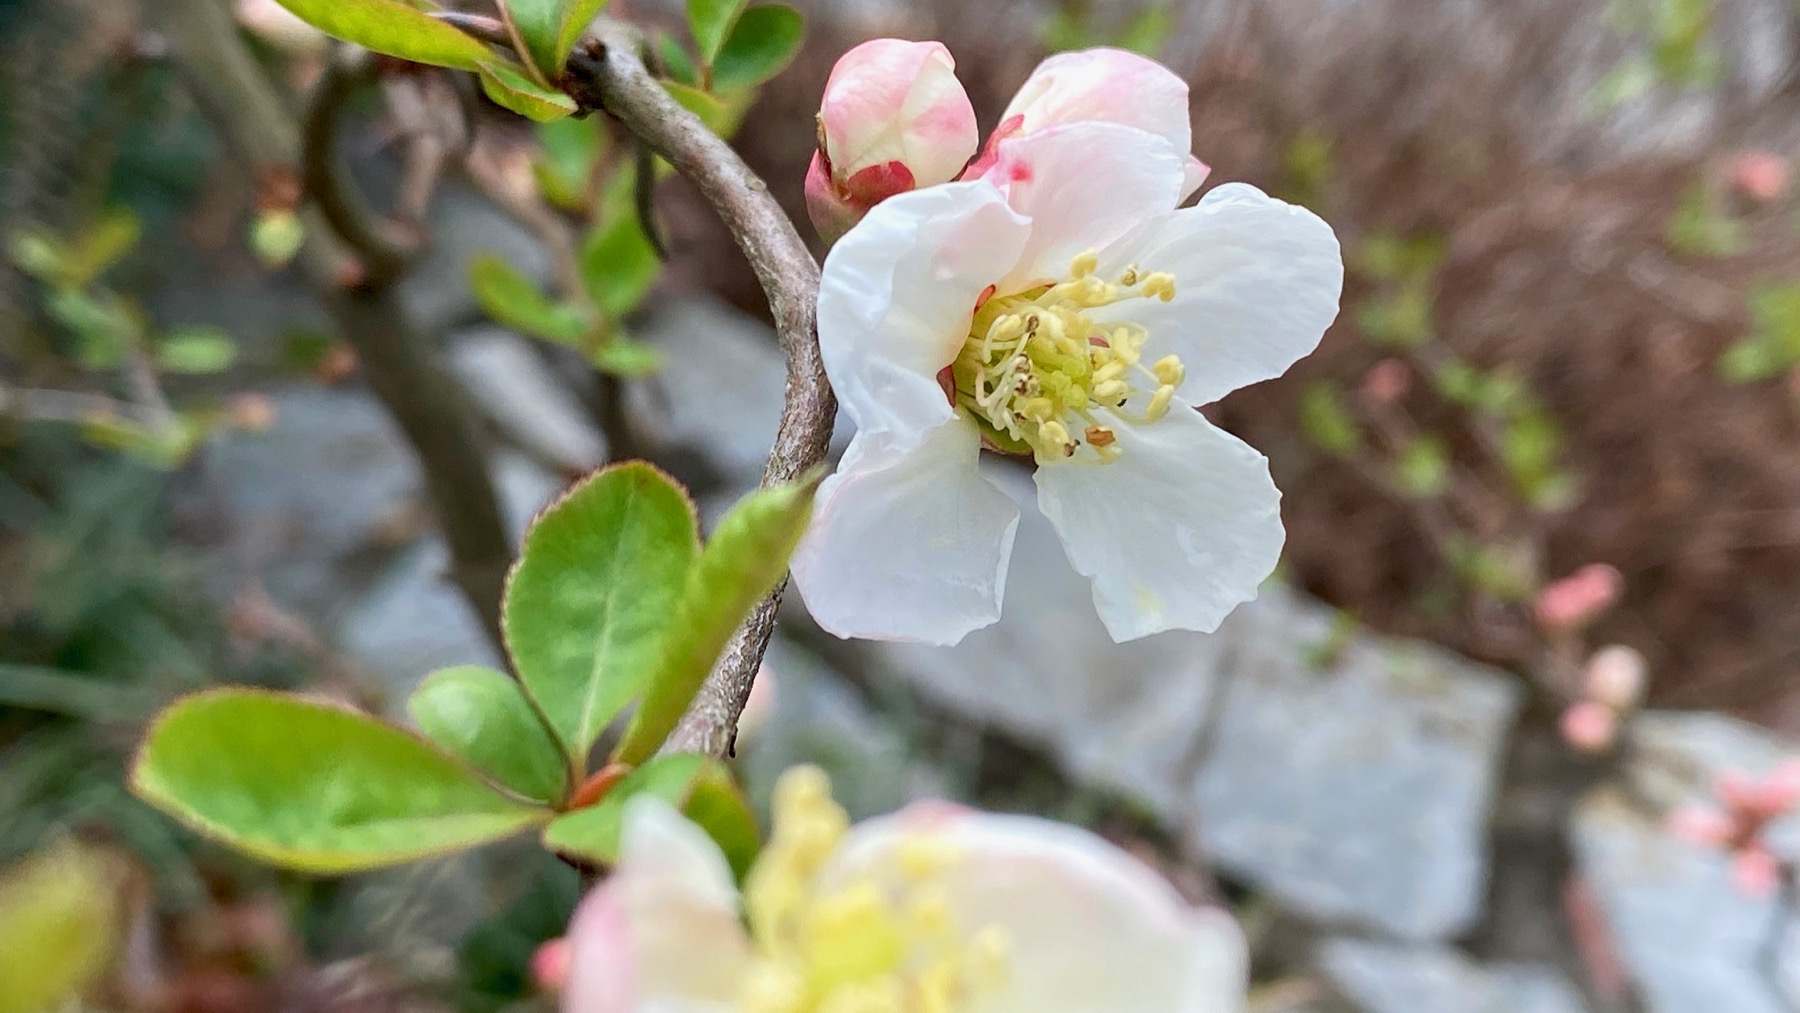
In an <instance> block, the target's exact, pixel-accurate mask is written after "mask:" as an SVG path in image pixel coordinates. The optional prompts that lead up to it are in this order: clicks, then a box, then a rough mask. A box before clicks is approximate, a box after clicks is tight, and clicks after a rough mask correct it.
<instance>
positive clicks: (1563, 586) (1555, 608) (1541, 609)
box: [1534, 563, 1625, 630]
mask: <svg viewBox="0 0 1800 1013" xmlns="http://www.w3.org/2000/svg"><path fill="white" fill-rule="evenodd" d="M1624 587H1625V578H1624V577H1622V576H1620V575H1619V571H1618V570H1616V569H1614V568H1613V567H1611V566H1608V565H1607V564H1605V563H1589V564H1588V565H1586V566H1584V567H1582V568H1581V569H1579V570H1576V571H1575V572H1574V573H1571V574H1569V575H1568V576H1567V577H1564V578H1562V579H1561V580H1557V581H1552V582H1551V583H1550V584H1549V586H1547V587H1545V588H1544V589H1543V590H1542V591H1540V592H1538V597H1537V602H1536V603H1535V606H1534V609H1535V611H1536V612H1537V620H1538V625H1540V626H1542V627H1543V628H1545V629H1547V630H1570V629H1575V628H1577V627H1580V626H1585V625H1587V624H1588V623H1590V622H1592V621H1594V620H1595V619H1597V618H1599V617H1600V614H1601V613H1602V612H1605V611H1606V610H1607V609H1609V608H1612V607H1613V604H1614V603H1615V602H1617V601H1618V600H1619V592H1620V591H1622V590H1624Z"/></svg>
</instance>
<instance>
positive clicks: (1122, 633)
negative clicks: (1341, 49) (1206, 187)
mask: <svg viewBox="0 0 1800 1013" xmlns="http://www.w3.org/2000/svg"><path fill="white" fill-rule="evenodd" d="M1073 55H1075V56H1080V55H1082V54H1073ZM1062 59H1064V58H1063V57H1058V58H1056V60H1062ZM1056 60H1052V61H1047V65H1048V64H1050V63H1055V62H1056ZM1130 60H1131V61H1133V64H1132V65H1134V66H1136V65H1143V64H1149V65H1150V66H1152V67H1154V66H1155V65H1154V64H1150V61H1146V60H1144V59H1143V58H1141V57H1131V58H1130ZM1106 61H1107V65H1108V66H1113V67H1118V66H1121V65H1123V64H1124V63H1125V60H1124V57H1123V55H1122V54H1115V55H1112V56H1108V57H1107V58H1106ZM1157 70H1158V71H1159V72H1160V74H1161V75H1165V76H1167V77H1168V78H1170V79H1173V75H1171V74H1169V72H1168V71H1167V70H1163V69H1161V68H1157ZM1140 76H1142V77H1154V76H1155V75H1152V74H1150V73H1149V72H1148V71H1144V72H1142V74H1141V75H1140ZM1034 80H1036V78H1034ZM1084 80H1085V79H1084ZM1131 80H1137V78H1135V77H1134V78H1127V79H1126V81H1125V83H1126V84H1129V82H1130V81H1131ZM1175 84H1176V85H1179V84H1180V82H1179V81H1178V80H1176V81H1175ZM1181 88H1182V91H1183V94H1184V96H1185V86H1181ZM1052 94H1061V92H1059V91H1057V89H1055V88H1051V89H1047V90H1046V91H1045V92H1044V95H1052ZM1139 102H1140V98H1139V96H1136V95H1134V94H1129V93H1126V92H1122V91H1119V90H1116V89H1115V90H1112V91H1109V92H1106V93H1105V95H1104V96H1095V97H1093V99H1092V104H1091V107H1090V106H1079V107H1078V106H1077V104H1075V103H1073V102H1072V101H1059V102H1057V103H1051V102H1050V100H1049V99H1048V98H1045V97H1043V96H1040V97H1039V98H1038V99H1037V100H1036V101H1035V102H1032V103H1028V104H1027V105H1028V107H1029V108H1031V109H1033V110H1038V109H1056V110H1061V111H1064V112H1068V113H1070V114H1074V113H1077V112H1091V111H1092V109H1094V108H1113V107H1119V108H1124V107H1130V108H1131V111H1132V115H1133V117H1134V119H1135V120H1136V122H1135V123H1133V124H1126V123H1119V122H1104V121H1096V120H1083V121H1075V122H1058V123H1056V124H1054V125H1050V126H1045V127H1043V128H1041V129H1038V128H1036V127H1035V126H1033V123H1032V116H1033V115H1036V113H1035V112H1034V113H1030V114H1027V115H1026V121H1025V126H1026V128H1029V129H1023V132H1022V133H1018V134H1016V135H1015V136H1011V137H1008V138H1003V139H1002V140H1000V141H999V143H998V144H997V145H995V151H994V161H993V163H992V165H991V166H990V167H989V168H987V169H986V170H985V172H983V173H982V175H981V176H980V178H976V179H968V178H965V180H964V181H962V182H956V183H945V184H942V185H939V186H932V187H925V188H923V189H919V190H913V191H911V192H908V193H903V194H900V195H898V196H895V197H890V198H888V199H887V200H885V201H883V202H882V203H881V204H879V205H877V206H876V207H875V209H874V210H873V211H871V212H870V213H869V215H868V216H867V217H866V218H864V219H863V220H862V221H861V222H860V223H859V224H858V225H857V226H856V227H855V228H853V229H852V230H850V232H849V233H847V234H846V235H845V236H844V237H843V239H841V240H840V241H839V242H838V244H837V245H836V246H835V247H834V248H833V249H832V251H831V254H830V256H828V257H827V258H826V261H825V269H824V275H823V279H822V282H821V287H820V293H819V342H820V346H821V351H822V352H823V356H824V359H825V370H826V372H827V373H828V374H829V375H830V377H831V382H832V386H833V388H834V389H835V390H836V391H837V395H838V398H839V400H840V401H841V403H842V404H843V406H844V409H845V411H846V412H847V413H848V414H849V415H850V417H851V419H852V420H854V421H855V423H856V427H857V435H856V438H855V440H854V441H853V442H852V443H851V445H850V448H849V450H848V451H847V452H846V454H845V455H844V460H843V463H842V465H841V466H840V467H839V469H838V471H837V473H836V474H835V475H833V476H832V477H831V478H830V479H829V480H827V481H826V483H825V485H824V486H823V487H822V488H821V490H820V493H819V499H818V506H817V507H816V510H815V513H814V518H813V526H812V529H811V530H810V532H809V533H808V536H807V539H806V540H805V542H803V543H802V546H801V549H800V551H799V553H798V554H797V555H796V556H795V559H794V576H795V581H796V584H797V586H798V587H799V588H800V591H801V593H802V594H803V595H804V596H805V598H806V602H807V605H808V607H809V608H810V609H811V611H812V615H813V617H814V618H815V619H817V620H818V622H819V624H820V625H821V626H823V627H824V628H825V629H827V630H830V631H831V632H832V633H835V634H837V635H838V636H844V637H869V638H876V639H893V640H916V641H924V642H928V643H940V644H947V643H955V642H956V641H958V640H960V639H961V638H962V637H963V636H964V635H965V634H967V633H968V632H969V631H971V630H975V629H979V628H981V627H983V626H987V625H989V624H991V623H992V622H994V621H995V620H996V619H997V618H998V617H999V614H1000V604H1001V595H1002V591H1003V589H1004V586H1005V578H1006V567H1007V563H1008V559H1009V557H1010V555H1011V551H1012V540H1013V533H1014V529H1015V527H1016V525H1017V523H1018V516H1019V515H1018V509H1017V507H1016V506H1015V505H1014V503H1013V502H1012V500H1011V499H1010V498H1009V497H1008V496H1007V495H1006V494H1005V493H1003V492H1001V491H1000V490H999V489H998V488H996V487H995V486H994V485H992V484H991V483H989V482H988V481H987V480H986V479H984V478H982V477H981V475H980V474H979V473H978V471H977V468H976V459H977V457H978V455H979V451H980V450H981V449H982V448H984V447H985V448H987V449H989V450H995V451H999V452H1001V453H1006V454H1013V455H1018V456H1022V457H1027V458H1030V459H1032V460H1033V461H1035V462H1036V464H1037V465H1038V467H1037V472H1036V482H1037V488H1038V504H1039V506H1040V507H1041V508H1042V510H1043V512H1044V514H1045V516H1046V517H1048V518H1049V520H1050V522H1051V524H1052V525H1054V526H1055V528H1056V531H1057V534H1058V535H1059V536H1060V537H1061V539H1062V542H1063V546H1064V549H1065V550H1066V552H1067V556H1068V559H1069V561H1070V562H1071V563H1072V564H1073V565H1074V567H1075V569H1076V570H1078V571H1079V572H1081V573H1082V574H1084V575H1086V576H1088V577H1090V578H1092V580H1093V583H1094V603H1095V606H1096V608H1097V609H1098V611H1099V614H1100V618H1101V619H1102V620H1103V621H1104V622H1105V624H1106V627H1107V630H1108V631H1109V632H1110V633H1111V634H1112V636H1113V639H1115V640H1120V641H1123V640H1131V639H1134V638H1137V637H1142V636H1147V635H1149V634H1152V633H1157V632H1160V631H1163V630H1168V629H1191V630H1204V631H1211V630H1214V629H1216V628H1217V627H1218V625H1219V623H1220V622H1221V621H1222V620H1223V619H1224V618H1225V616H1226V615H1227V614H1228V613H1230V611H1231V610H1232V609H1233V608H1235V607H1236V606H1237V605H1239V604H1241V603H1243V602H1245V601H1248V600H1250V599H1252V598H1254V597H1255V596H1256V592H1257V587H1258V585H1259V584H1261V582H1262V581H1263V579H1264V578H1266V577H1267V576H1268V575H1269V573H1270V572H1271V571H1272V570H1273V569H1274V567H1275V562H1276V559H1277V557H1278V556H1279V555H1280V553H1281V545H1282V540H1283V531H1282V527H1281V516H1280V510H1279V505H1280V496H1281V494H1280V492H1279V491H1277V490H1276V488H1275V485H1274V483H1273V482H1272V481H1271V480H1270V478H1269V469H1268V461H1267V460H1265V459H1264V458H1263V456H1262V455H1261V454H1259V453H1257V452H1256V451H1255V450H1253V449H1251V448H1250V447H1248V446H1246V445H1245V444H1243V443H1242V442H1240V441H1239V440H1238V439H1237V438H1236V437H1233V436H1231V435H1229V434H1227V433H1225V432H1223V431H1221V430H1219V429H1216V428H1214V427H1213V425H1212V424H1211V423H1210V422H1208V421H1207V420H1206V419H1205V418H1203V417H1202V416H1201V414H1200V413H1199V412H1198V411H1197V410H1196V409H1195V408H1194V407H1192V406H1194V405H1203V404H1208V403H1210V402H1213V401H1216V400H1218V399H1219V398H1220V397H1222V396H1224V395H1225V394H1227V393H1229V392H1230V391H1232V390H1235V389H1237V388H1239V387H1242V386H1245V385H1246V384H1252V383H1257V382H1260V381H1262V380H1267V379H1270V378H1272V377H1276V376H1279V375H1281V374H1282V373H1283V372H1284V371H1286V369H1287V368H1288V367H1289V366H1290V365H1292V364H1293V363H1294V362H1295V361H1296V360H1298V359H1299V358H1300V357H1301V356H1303V355H1306V354H1307V353H1309V352H1311V351H1312V350H1313V349H1314V348H1315V347H1316V346H1317V345H1318V342H1319V338H1320V336H1321V335H1322V334H1323V333H1324V331H1325V328H1326V326H1327V325H1329V324H1330V323H1331V321H1332V319H1333V317H1335V316H1336V315H1337V308H1338V295H1339V291H1340V289H1341V287H1342V283H1343V262H1342V258H1341V256H1340V253H1339V250H1338V243H1337V238H1336V237H1335V236H1334V235H1333V234H1332V232H1331V228H1330V226H1328V225H1326V224H1325V223H1324V222H1323V221H1320V220H1319V218H1318V217H1317V216H1316V215H1314V214H1313V213H1312V212H1310V211H1307V210H1306V209H1304V208H1299V207H1293V206H1290V205H1288V204H1285V203H1283V202H1281V201H1279V200H1275V199H1273V198H1271V197H1268V196H1266V195H1264V194H1263V193H1262V192H1261V191H1259V190H1257V189H1255V188H1254V187H1250V186H1245V185H1242V184H1230V185H1226V186H1222V187H1218V188H1217V189H1214V190H1213V191H1212V192H1210V193H1208V194H1207V195H1206V197H1205V199H1204V200H1202V201H1200V203H1199V204H1198V205H1197V206H1195V207H1192V208H1186V209H1181V210H1177V205H1178V204H1179V203H1180V202H1181V200H1182V198H1183V196H1184V194H1185V193H1186V192H1187V189H1188V186H1189V183H1190V179H1189V173H1188V153H1187V151H1186V149H1185V148H1184V147H1180V146H1177V144H1175V143H1172V142H1171V140H1170V138H1171V137H1179V138H1180V139H1181V142H1182V143H1183V144H1185V143H1186V140H1187V137H1188V126H1187V103H1186V101H1185V97H1184V98H1183V100H1182V101H1180V102H1161V101H1144V102H1142V103H1141V106H1140V105H1133V104H1134V103H1139ZM1153 114H1154V115H1153ZM1158 117H1162V118H1161V119H1159V118H1158ZM1051 118H1052V117H1050V116H1049V115H1048V114H1046V115H1045V116H1044V119H1046V120H1048V119H1051ZM1146 126H1156V127H1157V129H1145V127H1146Z"/></svg>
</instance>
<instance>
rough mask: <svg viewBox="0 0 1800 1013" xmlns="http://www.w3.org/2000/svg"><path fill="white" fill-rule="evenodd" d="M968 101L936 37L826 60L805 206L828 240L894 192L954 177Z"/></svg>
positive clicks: (966, 141)
mask: <svg viewBox="0 0 1800 1013" xmlns="http://www.w3.org/2000/svg"><path fill="white" fill-rule="evenodd" d="M976 142H977V131H976V128H975V109H974V107H973V106H971V105H970V104H969V96H968V95H967V93H965V92H964V91H963V86H962V82H960V81H958V80H957V79H956V61H954V60H952V59H951V58H950V51H949V50H948V49H945V48H944V45H943V43H940V42H908V41H906V40H904V39H874V40H871V41H869V42H865V43H863V44H862V45H860V46H857V47H856V48H855V49H852V50H850V51H849V52H848V53H845V54H844V55H843V56H842V57H841V58H839V60H838V62H837V66H835V67H833V68H832V69H831V78H830V80H828V81H826V83H825V98H824V101H823V102H822V103H821V104H820V107H819V151H818V153H817V154H815V155H814V156H813V162H812V166H811V168H809V169H808V170H807V173H806V210H807V213H808V214H809V215H810V216H811V218H812V220H813V226H814V227H815V228H817V229H818V230H819V234H820V235H822V236H824V237H825V238H826V239H827V240H835V239H836V238H837V237H838V236H841V235H843V234H844V233H845V232H846V231H848V230H849V228H850V226H852V225H854V224H856V223H857V222H858V221H860V220H861V219H862V216H863V215H865V214H868V212H869V209H870V208H872V207H874V206H875V205H876V204H878V203H880V202H881V201H883V200H886V199H887V198H889V197H892V196H894V195H895V194H897V193H905V192H906V191H908V190H915V189H918V188H919V187H926V186H935V185H937V184H939V183H947V182H949V181H950V180H952V179H955V178H956V176H957V174H958V173H960V172H962V170H963V166H965V165H967V164H968V162H969V159H970V157H972V156H973V155H974V154H975V145H976Z"/></svg>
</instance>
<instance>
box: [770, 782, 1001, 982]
mask: <svg viewBox="0 0 1800 1013" xmlns="http://www.w3.org/2000/svg"><path fill="white" fill-rule="evenodd" d="M774 808H775V814H774V828H773V832H772V833H771V834H770V839H769V844H768V847H766V848H765V849H763V852H762V854H761V856H759V857H758V858H757V861H756V866H755V868H754V869H753V870H752V871H751V873H750V878H749V881H748V882H747V883H746V884H745V889H744V901H745V907H746V909H747V913H748V915H749V920H750V931H751V936H752V938H753V939H754V940H755V943H756V948H757V954H756V957H755V962H754V964H753V966H752V968H751V971H750V974H749V977H748V979H747V980H746V982H745V984H744V989H743V993H742V995H741V996H740V997H739V1007H740V1008H741V1009H742V1010H743V1011H744V1013H955V1011H956V1010H960V1009H966V1008H968V1005H969V1003H970V1002H971V1001H972V1000H973V999H974V998H975V997H976V996H977V995H978V994H979V993H980V992H981V991H982V990H983V989H988V988H992V987H994V985H996V984H998V983H999V982H1000V981H1001V980H1002V979H1003V978H1004V975H1005V968H1006V962H1007V949H1008V939H1007V936H1006V934H1005V932H1004V931H1003V930H1001V929H999V928H998V927H997V926H991V925H990V926H985V927H982V928H980V929H978V930H977V931H974V932H972V933H965V932H964V931H963V929H964V927H963V926H960V925H958V924H957V921H956V916H955V914H954V912H953V910H952V908H951V905H950V902H949V895H948V893H947V892H946V891H945V890H944V888H943V886H942V885H941V883H939V882H937V880H939V879H941V876H940V874H941V873H942V871H943V870H944V869H945V868H946V867H947V866H948V865H949V864H950V863H951V862H953V861H954V860H955V856H954V855H953V854H951V853H950V852H949V851H948V849H946V848H945V847H943V846H942V843H941V842H940V841H935V840H933V839H932V838H930V837H927V836H921V837H919V838H918V839H916V840H913V841H909V842H907V843H906V844H904V845H902V846H901V847H900V848H899V849H898V850H897V853H896V855H895V857H894V859H893V861H892V863H891V867H890V868H881V869H874V870H871V871H870V872H869V873H868V874H866V875H864V876H862V877H860V878H858V879H857V880H855V881H853V882H851V883H849V884H846V885H844V886H842V887H840V888H838V889H835V890H833V891H831V892H821V891H819V890H817V889H816V888H815V885H816V884H815V880H816V879H817V877H818V873H819V869H820V868H821V867H822V866H823V865H824V863H825V860H826V859H827V858H829V857H830V855H831V853H832V852H833V851H835V850H836V849H837V847H838V845H839V843H840V842H841V841H842V839H843V836H844V831H845V829H846V828H847V827H848V824H849V821H848V820H847V819H846V818H845V815H844V811H843V809H841V808H839V807H838V805H837V803H835V802H833V801H832V800H831V795H830V790H829V787H828V786H827V784H826V782H825V777H824V775H823V774H821V773H820V772H819V771H818V770H817V769H816V768H806V767H802V768H797V769H796V770H793V771H790V772H789V773H788V774H786V775H784V776H783V777H782V779H781V782H780V783H779V784H778V785H777V786H776V791H775V806H774Z"/></svg>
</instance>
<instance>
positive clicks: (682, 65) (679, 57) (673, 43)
mask: <svg viewBox="0 0 1800 1013" xmlns="http://www.w3.org/2000/svg"><path fill="white" fill-rule="evenodd" d="M656 51H657V53H659V54H660V55H661V56H662V63H663V69H664V70H665V71H667V72H668V74H669V77H670V78H672V79H674V80H676V81H679V82H681V83H682V84H685V85H687V86H688V87H690V88H697V87H699V85H700V69H699V68H698V67H695V66H694V58H693V57H692V56H689V55H688V51H687V47H686V46H683V45H682V44H681V41H680V40H679V39H677V38H675V36H673V35H668V34H663V33H659V34H658V35H657V37H656Z"/></svg>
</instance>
